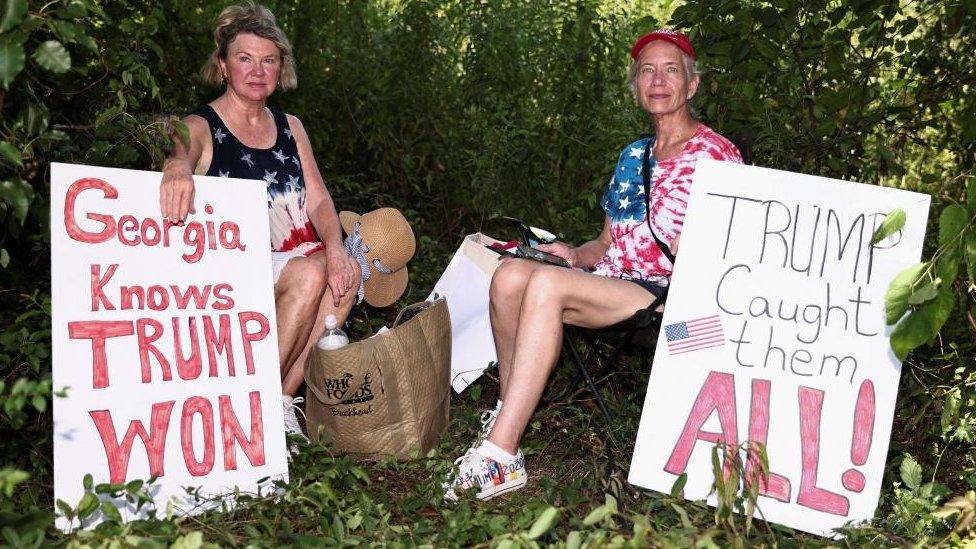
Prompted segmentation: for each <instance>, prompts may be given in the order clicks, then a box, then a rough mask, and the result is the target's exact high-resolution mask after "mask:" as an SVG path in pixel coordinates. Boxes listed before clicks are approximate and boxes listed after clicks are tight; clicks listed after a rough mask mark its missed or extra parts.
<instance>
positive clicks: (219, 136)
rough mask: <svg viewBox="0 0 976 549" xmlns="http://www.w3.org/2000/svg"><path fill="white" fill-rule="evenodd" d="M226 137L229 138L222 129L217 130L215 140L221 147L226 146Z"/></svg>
mask: <svg viewBox="0 0 976 549" xmlns="http://www.w3.org/2000/svg"><path fill="white" fill-rule="evenodd" d="M225 137H227V134H226V133H224V131H223V130H221V129H220V128H217V129H216V130H214V139H216V140H217V143H220V144H221V145H223V144H224V138H225Z"/></svg>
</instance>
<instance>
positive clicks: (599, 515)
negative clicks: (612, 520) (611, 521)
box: [583, 505, 610, 526]
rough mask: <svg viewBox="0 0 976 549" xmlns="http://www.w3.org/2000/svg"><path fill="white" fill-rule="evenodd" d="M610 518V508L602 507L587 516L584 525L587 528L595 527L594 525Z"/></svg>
mask: <svg viewBox="0 0 976 549" xmlns="http://www.w3.org/2000/svg"><path fill="white" fill-rule="evenodd" d="M608 516H610V508H609V507H607V506H606V505H601V506H599V507H597V508H596V509H594V510H592V511H590V514H588V515H586V518H585V519H583V524H584V525H586V526H593V525H594V524H596V523H598V522H601V521H602V520H603V519H605V518H607V517H608Z"/></svg>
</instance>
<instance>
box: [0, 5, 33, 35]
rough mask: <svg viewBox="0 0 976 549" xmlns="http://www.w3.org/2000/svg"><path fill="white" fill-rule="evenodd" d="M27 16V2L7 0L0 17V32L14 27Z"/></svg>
mask: <svg viewBox="0 0 976 549" xmlns="http://www.w3.org/2000/svg"><path fill="white" fill-rule="evenodd" d="M25 15H27V0H7V1H6V5H5V6H4V9H3V15H2V16H0V32H7V31H8V30H10V29H12V28H14V27H16V26H17V25H18V24H20V22H21V21H23V20H24V16H25Z"/></svg>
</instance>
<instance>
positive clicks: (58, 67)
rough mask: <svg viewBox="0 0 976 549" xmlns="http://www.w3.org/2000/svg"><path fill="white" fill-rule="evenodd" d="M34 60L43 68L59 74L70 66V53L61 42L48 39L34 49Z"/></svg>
mask: <svg viewBox="0 0 976 549" xmlns="http://www.w3.org/2000/svg"><path fill="white" fill-rule="evenodd" d="M34 61H37V64H38V65H40V66H42V67H44V68H45V69H47V70H49V71H51V72H53V73H56V74H61V73H63V72H65V71H67V70H68V69H70V68H71V55H70V54H69V53H68V50H66V49H64V46H62V45H61V42H58V41H57V40H48V41H47V42H44V43H42V44H41V45H40V46H37V49H36V50H34Z"/></svg>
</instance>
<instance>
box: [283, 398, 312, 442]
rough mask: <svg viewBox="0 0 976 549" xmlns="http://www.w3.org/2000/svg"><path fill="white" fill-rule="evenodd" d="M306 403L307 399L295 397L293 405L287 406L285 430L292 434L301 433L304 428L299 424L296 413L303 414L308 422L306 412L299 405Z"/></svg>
mask: <svg viewBox="0 0 976 549" xmlns="http://www.w3.org/2000/svg"><path fill="white" fill-rule="evenodd" d="M303 402H305V397H295V398H293V399H292V401H291V404H285V428H286V429H288V431H290V432H294V433H301V432H302V426H301V425H299V424H298V416H297V415H296V414H295V412H298V413H299V414H302V417H303V418H305V420H306V421H307V420H308V418H307V417H305V412H304V411H303V410H302V409H301V408H299V407H298V405H299V404H301V403H303Z"/></svg>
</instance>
